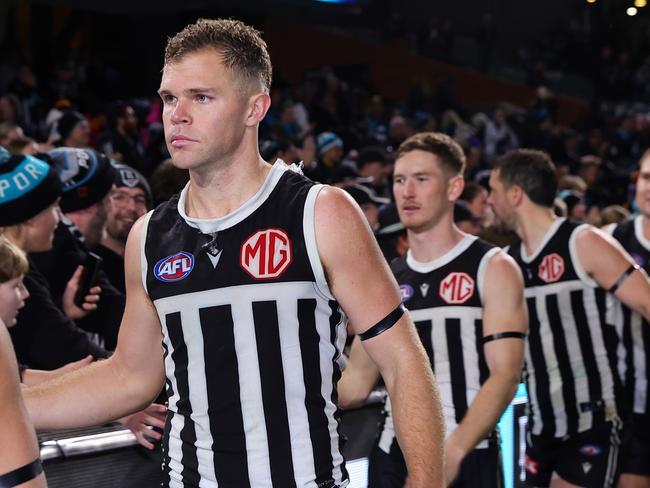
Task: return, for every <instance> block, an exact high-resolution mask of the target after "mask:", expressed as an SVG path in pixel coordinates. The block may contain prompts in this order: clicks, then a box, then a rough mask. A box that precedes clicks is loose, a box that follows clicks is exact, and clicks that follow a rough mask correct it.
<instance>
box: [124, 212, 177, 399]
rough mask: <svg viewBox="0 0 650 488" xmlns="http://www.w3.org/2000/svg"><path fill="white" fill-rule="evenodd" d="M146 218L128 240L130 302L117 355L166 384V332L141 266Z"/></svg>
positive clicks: (157, 382)
mask: <svg viewBox="0 0 650 488" xmlns="http://www.w3.org/2000/svg"><path fill="white" fill-rule="evenodd" d="M142 226H143V218H141V219H140V220H138V222H136V224H135V225H134V226H133V229H132V231H131V233H130V234H129V238H128V240H127V244H126V252H125V256H124V260H125V280H126V306H125V310H124V316H123V318H122V324H121V325H120V333H119V337H118V342H117V348H116V350H115V354H114V356H113V358H114V359H115V361H118V362H119V363H120V365H121V366H123V367H124V368H125V369H126V370H128V371H129V372H130V373H137V374H142V375H143V376H144V377H146V378H148V380H149V381H151V382H153V383H154V384H155V386H154V387H153V388H154V389H156V388H157V389H159V388H160V387H162V382H163V381H164V365H163V359H162V358H163V350H162V332H161V328H160V321H159V319H158V314H157V313H156V309H155V308H154V306H153V303H152V302H151V300H150V298H149V295H148V294H147V292H146V291H145V289H144V285H143V282H142V271H141V270H142V268H141V259H142V258H141V239H142V238H144V237H143V236H142Z"/></svg>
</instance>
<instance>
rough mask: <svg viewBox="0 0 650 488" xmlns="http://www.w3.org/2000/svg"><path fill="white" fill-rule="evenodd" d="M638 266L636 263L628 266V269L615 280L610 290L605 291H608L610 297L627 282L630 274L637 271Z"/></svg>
mask: <svg viewBox="0 0 650 488" xmlns="http://www.w3.org/2000/svg"><path fill="white" fill-rule="evenodd" d="M639 268H640V266H639V265H638V264H636V263H634V264H630V267H629V268H627V269H626V270H625V271H624V272H623V274H622V275H621V276H619V278H618V279H617V280H616V283H614V284H613V285H612V286H611V288H610V289H609V290H607V291H609V292H610V293H611V294H612V295H613V294H614V293H616V290H618V287H619V286H621V285H622V284H623V282H624V281H625V280H627V278H628V276H630V275H631V274H632V273H634V272H635V271H636V270H637V269H639Z"/></svg>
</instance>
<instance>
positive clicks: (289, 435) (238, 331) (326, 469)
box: [27, 20, 443, 488]
mask: <svg viewBox="0 0 650 488" xmlns="http://www.w3.org/2000/svg"><path fill="white" fill-rule="evenodd" d="M270 82H271V64H270V59H269V56H268V52H267V49H266V44H265V43H264V41H263V40H262V39H261V37H260V36H259V33H258V32H257V31H255V30H254V29H253V28H251V27H249V26H246V25H245V24H243V23H241V22H238V21H234V20H199V21H198V22H197V23H195V24H192V25H190V26H188V27H186V28H185V29H184V30H183V31H181V32H180V33H179V34H177V35H176V36H175V37H173V38H172V39H170V41H169V42H168V45H167V49H166V53H165V66H164V68H163V74H162V81H161V86H160V90H159V94H160V96H161V98H162V101H163V123H164V128H165V137H166V140H167V145H168V148H169V150H170V152H171V155H172V158H173V160H174V164H175V165H176V166H177V167H180V168H185V169H188V170H189V174H190V182H189V183H188V185H187V186H186V187H185V189H184V190H183V191H182V192H181V193H180V195H179V196H176V197H173V198H172V199H171V200H170V201H169V202H166V203H164V204H162V205H161V206H159V207H158V208H157V209H156V210H155V211H153V212H152V213H149V214H147V215H146V216H145V217H143V218H142V219H140V220H139V221H138V222H137V223H136V224H135V225H134V227H133V230H132V232H131V234H130V236H129V239H128V241H127V246H126V256H125V262H126V285H127V305H126V311H125V315H124V319H123V322H122V327H121V330H120V338H119V343H118V346H117V349H116V352H115V354H114V355H113V356H112V357H111V358H110V359H108V360H106V361H103V362H101V363H99V364H98V365H96V366H95V367H91V368H88V369H87V372H86V370H84V371H85V372H84V373H83V374H79V375H76V376H75V377H71V378H69V379H68V380H67V381H62V382H61V383H60V384H58V385H57V386H56V389H53V388H47V387H45V388H42V389H40V390H36V391H33V392H31V393H29V394H28V395H27V402H28V405H29V407H30V410H31V414H32V416H33V419H34V421H35V424H36V425H37V426H38V427H61V426H64V425H65V426H68V427H70V426H74V425H84V424H88V423H98V422H100V421H104V420H107V419H109V418H114V417H117V416H119V415H122V414H123V413H124V412H125V411H134V410H137V409H138V408H141V407H142V406H143V405H145V404H147V403H148V402H150V400H151V399H152V398H153V397H155V396H156V395H157V394H158V393H159V391H160V388H161V387H162V386H163V384H165V383H166V387H167V393H168V395H169V415H168V418H167V423H166V427H165V434H164V442H163V450H164V473H165V478H166V479H165V483H164V484H165V485H166V486H170V487H174V488H176V487H198V486H201V487H208V488H211V487H222V488H226V487H227V488H235V487H237V488H244V487H252V488H270V487H273V488H291V487H295V488H307V487H309V488H334V487H345V486H347V485H348V484H349V479H348V475H347V472H346V470H345V464H344V461H343V458H342V456H341V451H340V439H339V435H338V429H337V427H338V426H337V420H336V417H335V412H336V401H337V400H336V397H337V393H336V383H337V380H338V378H339V374H340V373H339V371H340V370H339V360H340V357H341V348H342V345H343V342H344V338H345V331H346V317H349V318H350V320H351V322H352V324H354V330H355V331H356V332H357V333H362V334H364V337H366V338H367V340H366V341H365V342H364V345H365V346H366V350H367V351H368V353H369V354H370V356H371V357H372V358H373V360H374V361H376V362H377V364H378V367H379V368H380V369H381V371H382V373H383V374H384V377H385V379H386V384H387V386H388V391H389V393H390V395H391V396H393V397H394V398H395V404H396V407H395V410H396V412H397V413H396V417H397V422H398V426H399V427H400V428H401V430H398V432H400V433H401V434H400V442H402V443H403V445H404V446H405V451H406V462H407V464H408V465H409V469H412V470H413V472H414V477H413V486H416V487H418V488H425V487H426V488H430V487H440V486H442V478H443V473H442V425H441V423H440V422H439V420H438V415H439V411H440V405H439V403H438V402H439V400H438V399H437V397H436V391H437V390H436V389H435V387H434V383H433V376H432V374H431V372H430V371H429V368H428V365H427V361H426V353H425V351H424V349H423V348H422V346H421V344H420V343H419V341H418V340H417V334H416V331H415V328H414V327H413V324H412V322H411V321H410V319H409V317H408V314H404V312H403V309H402V307H401V303H400V297H399V289H398V287H397V285H396V283H395V282H394V280H393V279H392V277H391V275H390V270H389V269H388V267H387V266H386V265H385V263H384V261H383V259H382V257H381V254H380V251H379V248H378V247H377V245H376V243H375V241H374V239H373V237H372V233H371V232H370V229H369V227H368V225H367V224H366V222H365V220H364V217H363V214H362V213H361V210H360V209H359V207H358V206H356V205H355V204H354V202H353V201H352V199H351V198H350V197H349V196H347V194H346V193H345V192H344V191H343V190H340V189H336V188H331V187H324V186H321V185H315V184H314V183H312V182H311V181H309V180H307V179H306V178H304V177H303V176H302V175H301V174H299V172H297V171H295V170H292V169H291V168H290V167H288V166H287V165H285V164H284V163H283V162H281V161H280V162H276V164H274V165H273V166H271V165H269V164H267V163H266V162H265V161H264V160H262V158H261V156H260V154H259V149H258V145H257V141H258V126H259V123H260V121H261V120H262V119H263V117H264V115H265V114H266V112H267V110H268V108H269V106H270V103H271V101H270V98H269V88H270ZM161 344H162V347H161ZM165 375H166V381H165ZM72 417H74V418H72Z"/></svg>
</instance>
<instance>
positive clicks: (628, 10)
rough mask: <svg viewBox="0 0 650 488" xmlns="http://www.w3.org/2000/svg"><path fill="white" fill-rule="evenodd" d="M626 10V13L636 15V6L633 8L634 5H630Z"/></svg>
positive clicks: (631, 15)
mask: <svg viewBox="0 0 650 488" xmlns="http://www.w3.org/2000/svg"><path fill="white" fill-rule="evenodd" d="M626 12H627V15H629V16H630V17H634V16H635V15H636V13H637V12H638V10H637V9H636V8H634V7H630V8H628V9H627V11H626Z"/></svg>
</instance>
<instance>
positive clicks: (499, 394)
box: [445, 252, 528, 482]
mask: <svg viewBox="0 0 650 488" xmlns="http://www.w3.org/2000/svg"><path fill="white" fill-rule="evenodd" d="M523 288H524V283H523V278H522V277H521V272H520V271H519V268H518V267H517V264H516V263H515V262H514V260H513V259H512V258H511V257H510V256H508V255H507V254H505V253H504V252H499V253H497V254H496V255H495V256H493V257H492V258H491V259H490V261H489V262H488V266H487V270H486V273H485V281H484V285H483V337H484V341H485V342H484V345H483V351H484V353H485V361H486V363H487V366H488V369H489V370H490V376H489V377H488V379H487V380H486V381H485V383H483V385H482V386H481V389H480V390H479V391H478V393H477V394H476V397H474V400H473V401H472V403H471V405H470V406H469V408H468V410H467V413H466V414H465V417H464V418H463V420H462V422H461V423H460V424H459V425H458V427H457V428H456V429H455V430H454V432H452V434H451V435H450V436H449V438H448V439H447V443H446V446H445V452H446V456H447V464H446V466H445V467H446V470H447V476H448V477H447V481H448V482H451V481H452V479H453V478H454V477H455V476H456V474H457V472H458V468H459V466H460V462H461V461H462V459H463V458H464V457H465V456H466V455H467V454H469V453H470V452H471V451H472V449H474V447H475V446H476V445H477V444H478V443H479V442H480V441H482V440H483V439H485V438H486V436H487V435H488V434H489V433H490V432H491V431H492V430H493V429H494V426H495V425H496V424H497V422H498V421H499V418H500V417H501V415H502V414H503V411H504V410H505V408H506V407H507V405H508V403H510V401H511V400H512V398H513V396H514V395H515V392H516V391H517V386H518V384H519V381H520V379H521V368H522V365H523V360H524V345H525V342H524V341H525V335H526V333H527V331H528V311H527V308H526V302H525V300H524V292H523Z"/></svg>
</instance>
